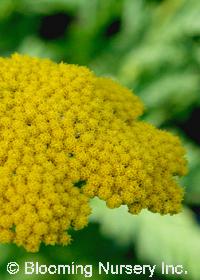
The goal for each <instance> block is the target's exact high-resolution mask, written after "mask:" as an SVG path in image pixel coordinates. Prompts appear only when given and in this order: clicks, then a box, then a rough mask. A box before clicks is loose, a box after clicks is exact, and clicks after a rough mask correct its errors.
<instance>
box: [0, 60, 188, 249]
mask: <svg viewBox="0 0 200 280" xmlns="http://www.w3.org/2000/svg"><path fill="white" fill-rule="evenodd" d="M142 111H143V105H142V103H141V102H140V100H139V99H138V98H137V97H136V96H134V95H133V94H132V93H131V92H130V91H129V90H128V89H125V88H123V87H122V86H120V85H119V84H117V83H116V82H114V81H112V80H111V79H108V78H98V77H96V76H95V75H94V74H93V73H91V72H90V71H89V70H88V69H87V68H85V67H80V66H75V65H68V64H64V63H60V64H55V63H53V62H51V61H50V60H48V59H38V58H31V57H29V56H22V55H18V54H15V55H13V56H12V57H11V58H0V242H4V243H6V242H13V243H15V244H17V245H19V246H24V247H25V248H26V250H27V251H30V252H36V251H38V250H39V247H40V244H41V242H44V243H45V244H51V245H54V244H56V243H58V244H68V243H69V242H70V235H69V234H68V233H67V230H69V229H70V228H74V229H76V230H78V229H81V228H83V227H85V226H86V225H87V222H88V216H89V214H90V207H89V199H90V198H92V197H94V196H98V197H99V198H100V199H103V200H105V201H106V203H107V205H108V207H110V208H115V207H119V206H120V205H122V204H126V205H127V206H128V209H129V211H130V212H131V213H133V214H137V213H139V212H140V210H141V209H142V208H148V209H149V210H151V211H153V212H160V213H161V214H167V213H170V214H173V213H177V212H178V211H179V210H180V207H181V201H182V197H183V191H182V188H181V187H179V186H178V184H177V182H176V178H177V175H183V174H185V172H186V167H185V166H186V162H185V159H184V157H183V156H184V149H183V148H182V147H181V145H180V142H179V139H178V138H177V137H175V136H172V135H171V134H169V133H167V132H164V131H160V130H158V129H156V128H154V127H153V126H151V125H149V124H146V123H144V122H141V121H138V120H136V119H137V117H138V116H139V115H141V114H142Z"/></svg>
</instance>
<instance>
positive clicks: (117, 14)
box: [0, 0, 200, 280]
mask: <svg viewBox="0 0 200 280" xmlns="http://www.w3.org/2000/svg"><path fill="white" fill-rule="evenodd" d="M13 52H19V53H26V54H30V55H35V56H39V57H49V58H51V59H53V60H54V61H58V62H59V61H61V60H63V61H65V62H67V63H75V64H81V65H87V66H89V67H90V68H91V69H93V71H94V72H95V73H96V74H98V75H106V76H111V77H113V78H115V79H117V80H119V81H120V82H121V83H122V84H124V85H126V86H128V87H129V88H130V89H132V90H134V92H136V93H137V95H138V96H140V98H141V99H142V100H143V101H144V103H145V106H146V112H145V114H144V116H143V118H144V119H145V120H147V121H149V122H151V123H153V124H155V125H156V126H157V127H160V128H162V129H167V130H169V131H172V132H174V133H175V134H178V135H179V136H180V137H181V139H182V142H183V143H184V145H185V147H186V149H187V158H188V161H189V166H190V172H189V174H188V176H186V178H184V179H183V180H182V185H183V186H184V187H185V188H186V195H185V201H184V211H183V213H181V214H179V215H176V216H173V217H169V216H164V217H161V216H160V215H157V214H151V213H148V212H147V211H143V212H142V214H140V215H139V216H136V217H135V216H131V215H130V214H128V213H127V211H126V209H125V207H124V208H123V207H122V208H119V209H116V210H109V209H107V208H106V207H105V205H104V203H103V202H101V201H99V200H97V199H95V200H93V201H92V202H91V204H92V207H93V208H94V211H93V214H92V216H91V222H90V224H89V226H88V227H87V228H86V229H84V230H82V231H80V232H75V233H74V232H72V237H73V238H74V241H73V243H72V245H71V246H68V247H60V246H56V247H42V248H41V250H40V253H38V254H28V253H26V252H25V250H24V249H22V248H17V247H16V246H15V245H0V279H1V280H8V279H20V280H23V279H26V278H30V279H40V277H41V278H42V279H84V276H80V275H71V276H63V277H62V276H55V275H46V276H42V275H41V276H38V275H35V276H24V275H23V271H21V272H20V273H19V274H17V275H14V276H10V275H9V274H8V273H6V264H7V263H8V262H9V261H18V262H19V263H23V262H24V261H29V260H32V261H34V260H35V261H39V262H40V263H41V264H58V263H59V264H63V263H69V264H70V263H71V262H73V261H74V262H75V263H77V264H93V268H94V270H96V269H97V263H98V262H99V261H102V262H103V261H104V262H106V261H110V262H111V263H117V264H157V265H158V267H159V265H160V264H161V262H162V261H165V262H166V263H168V264H174V265H176V264H182V265H183V266H184V269H185V270H187V271H188V274H184V275H181V276H180V275H175V276H169V275H168V276H167V275H165V276H164V275H161V274H160V271H159V269H157V270H156V271H157V274H156V275H155V276H154V277H153V278H152V279H187V280H193V279H194V280H199V279H200V267H199V264H200V224H199V222H200V186H199V184H200V146H199V145H200V129H199V121H200V1H199V0H0V55H1V56H8V55H10V54H11V53H13ZM115 278H118V279H126V278H130V277H128V275H121V276H116V275H107V276H102V275H98V274H97V273H95V276H93V279H115ZM131 278H132V279H149V276H148V275H146V276H145V275H143V276H141V275H139V276H131Z"/></svg>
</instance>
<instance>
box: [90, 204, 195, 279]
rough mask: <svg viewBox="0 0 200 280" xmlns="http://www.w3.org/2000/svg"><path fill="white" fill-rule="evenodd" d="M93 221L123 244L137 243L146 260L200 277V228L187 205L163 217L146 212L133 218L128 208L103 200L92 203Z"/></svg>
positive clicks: (104, 232) (140, 256) (107, 234)
mask: <svg viewBox="0 0 200 280" xmlns="http://www.w3.org/2000/svg"><path fill="white" fill-rule="evenodd" d="M91 205H92V207H93V209H94V210H93V214H92V216H91V221H93V222H97V221H98V222H99V223H100V225H101V228H100V229H101V231H102V233H103V234H104V235H106V236H109V237H112V238H114V239H115V240H116V242H117V243H118V244H120V245H125V244H126V245H129V244H130V243H133V244H134V246H135V248H136V252H137V255H138V256H139V258H140V259H141V260H142V261H143V262H144V263H152V264H156V265H158V267H159V268H160V266H161V263H162V262H165V263H166V264H173V265H178V264H181V265H183V267H184V269H185V270H187V271H188V274H187V275H186V276H185V275H184V276H185V277H184V279H188V278H187V277H189V279H191V280H192V279H194V280H198V279H199V278H200V270H199V260H200V229H199V227H198V226H197V224H196V222H195V219H194V216H193V215H192V213H191V211H189V210H188V209H187V208H185V209H184V211H183V212H182V213H181V214H178V215H175V216H169V215H167V216H161V215H159V214H152V213H150V212H148V211H143V212H142V213H141V214H140V215H139V216H135V217H133V216H132V215H131V214H129V213H128V212H127V208H126V207H120V208H118V209H112V210H111V209H108V208H107V207H106V205H105V203H104V202H103V201H100V200H99V199H94V200H93V201H92V203H91Z"/></svg>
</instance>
